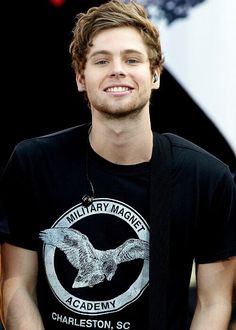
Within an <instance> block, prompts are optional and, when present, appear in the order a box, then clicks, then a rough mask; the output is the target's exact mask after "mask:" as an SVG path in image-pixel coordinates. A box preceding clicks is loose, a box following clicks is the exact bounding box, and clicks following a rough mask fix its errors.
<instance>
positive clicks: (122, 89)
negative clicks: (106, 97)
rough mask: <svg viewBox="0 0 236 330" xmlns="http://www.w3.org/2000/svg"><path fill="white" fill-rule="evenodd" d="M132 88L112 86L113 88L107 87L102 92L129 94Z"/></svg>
mask: <svg viewBox="0 0 236 330" xmlns="http://www.w3.org/2000/svg"><path fill="white" fill-rule="evenodd" d="M132 89H133V88H130V87H127V86H114V87H108V88H106V89H105V90H104V91H105V92H106V93H124V92H129V91H131V90H132Z"/></svg>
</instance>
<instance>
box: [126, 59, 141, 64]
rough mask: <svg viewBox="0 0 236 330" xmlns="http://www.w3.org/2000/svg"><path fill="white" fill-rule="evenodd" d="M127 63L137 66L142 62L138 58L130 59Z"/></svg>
mask: <svg viewBox="0 0 236 330" xmlns="http://www.w3.org/2000/svg"><path fill="white" fill-rule="evenodd" d="M126 62H127V63H128V64H137V63H140V60H139V59H137V58H128V59H127V61H126Z"/></svg>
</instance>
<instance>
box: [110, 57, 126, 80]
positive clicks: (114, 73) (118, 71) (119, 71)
mask: <svg viewBox="0 0 236 330" xmlns="http://www.w3.org/2000/svg"><path fill="white" fill-rule="evenodd" d="M125 76H126V72H125V68H124V64H123V63H122V61H121V60H114V61H113V62H112V67H111V72H110V77H112V78H122V77H125Z"/></svg>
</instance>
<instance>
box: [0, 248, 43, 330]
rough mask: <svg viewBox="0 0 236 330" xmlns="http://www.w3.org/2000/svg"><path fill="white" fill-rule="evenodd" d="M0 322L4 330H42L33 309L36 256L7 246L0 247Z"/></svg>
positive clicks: (35, 311) (38, 316)
mask: <svg viewBox="0 0 236 330" xmlns="http://www.w3.org/2000/svg"><path fill="white" fill-rule="evenodd" d="M2 271H3V276H2V299H3V321H4V325H5V327H6V329H7V330H32V329H34V330H43V329H44V326H43V323H42V320H41V316H40V314H39V311H38V308H37V301H36V285H37V272H38V261H37V253H36V252H34V251H30V250H26V249H23V248H19V247H16V246H13V245H10V244H7V243H5V244H3V246H2Z"/></svg>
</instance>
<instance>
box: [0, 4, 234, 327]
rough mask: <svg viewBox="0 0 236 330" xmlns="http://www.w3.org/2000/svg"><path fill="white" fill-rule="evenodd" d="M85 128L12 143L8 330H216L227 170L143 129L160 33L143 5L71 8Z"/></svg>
mask: <svg viewBox="0 0 236 330" xmlns="http://www.w3.org/2000/svg"><path fill="white" fill-rule="evenodd" d="M70 52H71V55H72V65H73V67H74V69H75V73H76V82H77V86H78V90H79V91H81V92H84V93H85V95H86V97H87V100H88V103H89V106H90V109H91V113H92V123H91V124H86V125H82V126H79V127H73V128H70V129H66V130H64V131H61V132H57V133H54V134H51V135H48V136H42V137H38V138H32V139H28V140H26V141H22V142H21V143H19V144H18V145H17V146H16V148H15V150H14V151H13V154H12V156H11V158H10V160H9V162H8V164H7V167H6V170H5V173H4V176H3V180H2V195H3V197H2V198H3V202H4V210H5V211H4V212H6V214H7V216H8V221H9V227H10V237H8V238H7V243H6V244H4V246H3V268H4V277H3V308H4V321H5V324H6V327H7V329H8V330H32V329H34V330H39V329H40V330H41V329H48V330H49V329H50V330H51V329H73V328H87V329H88V328H89V329H132V330H144V329H152V330H157V329H158V330H160V329H163V330H167V329H175V330H178V329H179V330H183V329H186V322H187V321H186V320H187V307H188V287H189V281H190V275H191V269H192V263H193V260H194V259H195V261H196V263H197V267H196V269H197V271H196V272H197V287H198V291H197V306H196V311H195V314H194V318H193V321H192V325H191V330H197V329H200V330H203V329H205V330H207V329H209V330H212V329H214V330H226V329H227V326H228V322H229V319H230V313H231V303H232V287H233V278H234V267H235V258H233V256H235V254H236V235H235V232H236V231H235V219H236V201H235V200H236V191H235V185H234V183H233V180H232V177H231V174H230V172H229V169H228V167H227V166H226V165H225V164H223V163H222V162H221V161H220V160H218V159H216V158H215V157H213V156H212V155H210V154H209V153H207V152H206V151H204V150H202V149H201V148H199V147H198V146H196V145H194V144H192V143H191V142H188V141H186V140H184V139H182V138H180V137H178V136H175V135H173V134H162V135H161V134H157V133H153V132H152V130H151V124H150V116H149V101H150V97H151V93H152V90H155V89H158V88H159V83H160V73H161V70H162V64H163V56H162V52H161V47H160V40H159V34H158V31H157V30H156V28H155V27H154V26H153V24H152V23H151V22H150V20H149V19H148V18H147V16H146V14H145V12H144V10H143V8H142V7H141V6H140V5H137V4H135V3H134V2H130V3H128V4H124V3H123V2H120V1H118V0H115V1H110V2H108V3H105V4H102V5H101V6H99V7H96V8H91V9H90V10H88V12H87V13H85V14H80V15H79V16H78V20H77V22H76V25H75V27H74V30H73V39H72V42H71V45H70Z"/></svg>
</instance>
